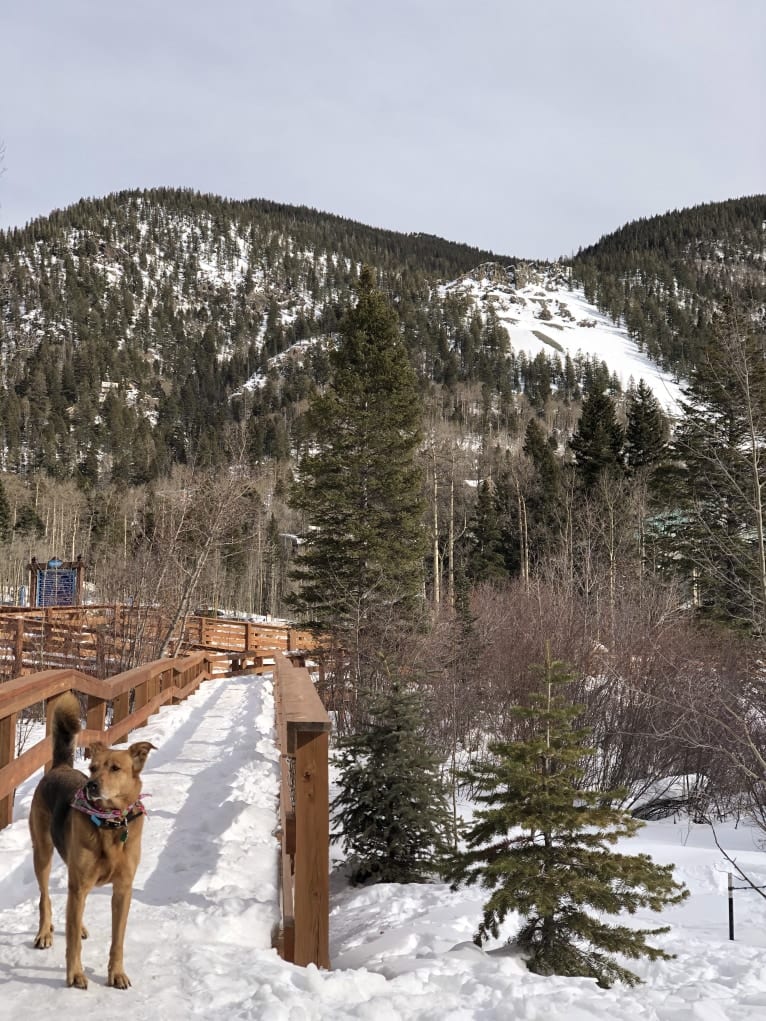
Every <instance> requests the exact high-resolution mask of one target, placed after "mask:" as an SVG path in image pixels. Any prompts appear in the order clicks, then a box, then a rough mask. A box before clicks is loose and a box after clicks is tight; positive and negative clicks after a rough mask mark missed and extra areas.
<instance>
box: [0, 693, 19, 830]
mask: <svg viewBox="0 0 766 1021" xmlns="http://www.w3.org/2000/svg"><path fill="white" fill-rule="evenodd" d="M15 756H16V713H12V714H11V715H10V716H5V717H3V719H2V720H0V769H2V768H3V766H9V765H10V764H11V763H12V762H13V760H14V758H15ZM13 795H14V792H13V791H11V792H10V794H7V795H6V796H5V797H4V798H0V830H1V829H2V828H3V827H4V826H10V824H11V823H12V822H13Z"/></svg>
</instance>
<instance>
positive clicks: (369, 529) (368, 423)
mask: <svg viewBox="0 0 766 1021" xmlns="http://www.w3.org/2000/svg"><path fill="white" fill-rule="evenodd" d="M330 363H331V371H332V379H331V381H330V383H329V385H328V386H327V388H326V389H325V390H324V392H323V393H321V394H319V395H318V396H316V397H315V398H314V399H313V401H312V402H311V405H310V407H309V411H308V414H307V418H308V426H309V434H310V445H309V448H308V451H307V453H306V454H305V455H304V456H303V458H302V459H301V462H300V465H299V469H298V479H297V485H296V486H295V488H294V491H293V497H292V503H293V506H294V507H296V508H297V509H299V510H301V511H303V513H304V517H305V522H306V528H305V529H304V536H303V537H304V544H303V546H302V547H301V555H300V557H299V560H298V563H297V567H296V577H297V579H298V580H299V581H300V589H299V592H298V594H297V597H296V599H295V603H294V605H295V607H296V608H297V609H299V610H301V611H302V612H303V614H304V615H305V616H306V617H307V618H308V619H309V620H310V621H312V622H313V623H314V624H315V625H316V626H318V627H319V628H321V629H322V630H324V631H333V632H336V633H338V632H339V633H340V634H341V635H342V636H344V637H346V638H348V636H349V635H352V634H353V635H359V634H360V633H361V632H363V631H364V630H365V627H366V626H367V625H368V624H369V623H370V622H371V621H373V620H374V618H375V616H376V610H378V609H379V608H380V607H382V606H385V607H386V610H387V612H391V611H392V610H395V611H396V613H397V614H398V615H399V616H407V615H412V614H413V612H414V611H415V609H416V607H417V605H418V604H419V601H420V596H421V592H422V586H423V567H424V553H425V534H424V531H423V528H422V523H421V517H422V506H421V476H420V470H419V468H418V465H417V462H416V459H415V453H416V450H417V446H418V443H419V439H420V421H421V401H420V395H419V392H418V385H417V378H416V375H415V372H414V370H413V368H412V367H411V365H410V363H409V360H408V356H407V352H406V349H405V346H404V344H403V342H402V338H401V336H400V332H399V326H398V321H397V317H396V314H395V312H394V311H393V309H392V308H391V307H390V305H389V304H388V302H387V301H386V299H385V298H384V297H383V295H382V294H381V293H380V292H379V291H378V290H376V289H375V287H374V286H373V278H372V272H371V271H370V270H369V269H367V268H365V269H363V270H362V273H361V275H360V279H359V284H358V301H357V302H356V304H355V305H353V306H352V307H350V308H348V310H347V311H346V315H345V318H344V320H343V324H342V329H341V336H340V340H339V343H338V345H337V347H336V348H335V349H334V350H333V351H332V352H331V354H330Z"/></svg>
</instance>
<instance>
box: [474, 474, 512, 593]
mask: <svg viewBox="0 0 766 1021" xmlns="http://www.w3.org/2000/svg"><path fill="white" fill-rule="evenodd" d="M467 574H468V577H469V578H470V579H471V580H472V581H475V582H479V581H497V580H499V579H501V578H507V576H508V571H507V570H506V566H505V558H504V555H503V543H502V535H501V528H500V521H499V516H498V512H497V506H496V504H495V498H494V494H493V492H492V488H491V486H490V483H489V481H488V480H487V479H484V481H483V482H482V483H481V484H480V485H479V492H478V496H477V499H476V511H475V513H474V517H473V521H472V522H471V530H470V533H469V535H468V565H467Z"/></svg>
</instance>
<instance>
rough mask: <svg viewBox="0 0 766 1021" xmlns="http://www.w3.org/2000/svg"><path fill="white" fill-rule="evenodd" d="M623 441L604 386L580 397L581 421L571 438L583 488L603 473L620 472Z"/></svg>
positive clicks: (623, 438)
mask: <svg viewBox="0 0 766 1021" xmlns="http://www.w3.org/2000/svg"><path fill="white" fill-rule="evenodd" d="M624 442H625V433H624V431H623V428H622V426H621V425H620V423H619V422H618V421H617V413H616V410H615V406H614V401H613V400H612V398H611V397H610V396H609V394H608V393H606V392H605V391H604V390H602V389H597V390H594V391H593V392H592V393H591V394H590V395H589V396H588V397H586V398H585V400H584V401H583V406H582V414H581V415H580V421H579V423H578V425H577V429H576V431H575V433H574V435H573V436H572V439H571V440H570V444H571V447H572V450H573V451H574V455H575V465H576V468H577V474H578V476H579V478H580V481H581V483H582V486H583V488H584V489H585V490H589V489H592V488H593V487H594V486H595V485H596V483H597V482H598V480H599V479H600V478H601V476H602V475H604V474H609V475H618V474H621V473H622V468H623V456H622V455H623V444H624Z"/></svg>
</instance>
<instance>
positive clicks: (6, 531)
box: [0, 481, 11, 542]
mask: <svg viewBox="0 0 766 1021" xmlns="http://www.w3.org/2000/svg"><path fill="white" fill-rule="evenodd" d="M10 537H11V508H10V506H9V504H8V497H7V496H6V495H5V486H4V485H3V483H2V481H0V542H8V540H9V539H10Z"/></svg>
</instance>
